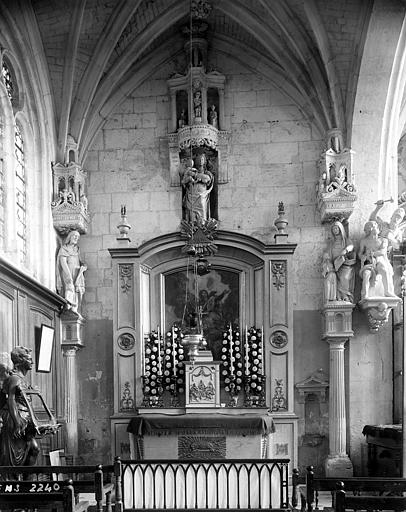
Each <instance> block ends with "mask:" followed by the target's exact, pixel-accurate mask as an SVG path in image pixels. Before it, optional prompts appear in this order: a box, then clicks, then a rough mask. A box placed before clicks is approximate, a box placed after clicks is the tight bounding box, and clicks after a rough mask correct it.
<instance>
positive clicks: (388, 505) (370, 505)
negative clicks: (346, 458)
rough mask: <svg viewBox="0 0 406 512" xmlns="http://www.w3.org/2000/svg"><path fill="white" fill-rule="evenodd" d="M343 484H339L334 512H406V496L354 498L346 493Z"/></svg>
mask: <svg viewBox="0 0 406 512" xmlns="http://www.w3.org/2000/svg"><path fill="white" fill-rule="evenodd" d="M346 490H348V489H346V487H345V484H344V483H343V482H337V491H336V494H335V506H334V512H345V511H346V510H373V511H375V510H393V511H399V512H400V511H401V510H406V497H404V496H388V495H383V494H381V495H379V496H359V495H357V496H354V495H353V494H349V493H348V492H346Z"/></svg>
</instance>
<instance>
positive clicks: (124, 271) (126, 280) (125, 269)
mask: <svg viewBox="0 0 406 512" xmlns="http://www.w3.org/2000/svg"><path fill="white" fill-rule="evenodd" d="M132 277H133V266H132V265H120V280H121V289H122V290H123V292H124V293H128V292H129V290H131V281H132Z"/></svg>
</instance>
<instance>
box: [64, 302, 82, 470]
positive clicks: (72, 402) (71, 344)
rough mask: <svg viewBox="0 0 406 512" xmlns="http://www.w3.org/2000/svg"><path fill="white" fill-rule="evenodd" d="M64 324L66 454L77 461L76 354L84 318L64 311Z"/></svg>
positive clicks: (80, 340)
mask: <svg viewBox="0 0 406 512" xmlns="http://www.w3.org/2000/svg"><path fill="white" fill-rule="evenodd" d="M61 322H62V351H63V356H64V363H65V364H64V381H65V384H64V404H65V405H64V416H65V418H66V424H65V429H66V440H65V450H66V453H68V454H69V455H71V456H72V457H73V460H74V461H75V460H76V458H77V455H78V412H77V410H78V404H79V399H78V385H77V382H78V376H77V364H76V354H77V352H78V350H79V349H80V348H81V347H83V342H82V331H83V324H84V318H83V317H82V316H81V315H79V314H78V313H75V312H73V311H72V310H68V311H64V312H63V313H62V315H61Z"/></svg>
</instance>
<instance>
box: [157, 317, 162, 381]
mask: <svg viewBox="0 0 406 512" xmlns="http://www.w3.org/2000/svg"><path fill="white" fill-rule="evenodd" d="M157 331H158V373H159V375H162V357H161V331H160V329H159V327H157Z"/></svg>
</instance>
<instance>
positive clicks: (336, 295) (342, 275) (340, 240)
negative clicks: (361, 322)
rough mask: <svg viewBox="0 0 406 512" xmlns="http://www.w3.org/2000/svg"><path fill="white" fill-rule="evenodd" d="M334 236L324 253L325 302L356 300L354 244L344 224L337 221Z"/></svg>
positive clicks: (333, 229) (333, 227) (332, 228)
mask: <svg viewBox="0 0 406 512" xmlns="http://www.w3.org/2000/svg"><path fill="white" fill-rule="evenodd" d="M331 234H332V238H331V240H330V243H329V246H328V248H327V251H326V252H325V253H324V255H323V261H322V273H323V277H324V300H325V303H328V302H332V301H344V302H349V303H353V302H354V295H353V293H354V265H355V262H356V254H355V250H354V244H353V243H352V241H351V240H350V239H349V238H348V237H347V235H346V233H345V229H344V226H343V224H342V223H341V222H339V221H336V222H334V223H333V224H332V225H331Z"/></svg>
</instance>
